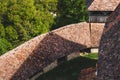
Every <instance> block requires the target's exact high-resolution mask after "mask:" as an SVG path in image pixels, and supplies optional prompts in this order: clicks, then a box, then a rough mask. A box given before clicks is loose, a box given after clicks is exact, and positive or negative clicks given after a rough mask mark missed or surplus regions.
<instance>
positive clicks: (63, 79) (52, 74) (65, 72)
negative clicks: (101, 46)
mask: <svg viewBox="0 0 120 80" xmlns="http://www.w3.org/2000/svg"><path fill="white" fill-rule="evenodd" d="M96 62H97V60H96V59H90V58H88V56H87V57H78V58H75V59H72V60H70V61H68V62H65V63H63V64H61V65H60V66H58V67H56V68H54V69H53V70H51V71H49V72H47V73H46V74H43V75H41V76H40V77H39V78H38V79H36V80H77V79H78V76H79V74H80V71H81V70H82V69H85V68H89V67H95V65H96Z"/></svg>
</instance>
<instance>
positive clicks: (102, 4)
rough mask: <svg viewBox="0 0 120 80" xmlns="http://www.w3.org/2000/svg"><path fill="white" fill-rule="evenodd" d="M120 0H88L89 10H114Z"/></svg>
mask: <svg viewBox="0 0 120 80" xmlns="http://www.w3.org/2000/svg"><path fill="white" fill-rule="evenodd" d="M119 3H120V0H88V1H87V7H88V11H114V10H115V9H116V7H117V6H118V4H119Z"/></svg>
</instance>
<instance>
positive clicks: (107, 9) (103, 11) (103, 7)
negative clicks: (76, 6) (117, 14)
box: [87, 0, 120, 23]
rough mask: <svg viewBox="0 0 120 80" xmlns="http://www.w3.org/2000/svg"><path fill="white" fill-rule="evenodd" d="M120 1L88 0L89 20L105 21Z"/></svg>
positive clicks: (94, 21) (93, 21) (95, 21)
mask: <svg viewBox="0 0 120 80" xmlns="http://www.w3.org/2000/svg"><path fill="white" fill-rule="evenodd" d="M119 3H120V0H87V9H88V14H89V20H88V22H91V23H105V22H106V20H107V18H108V16H109V15H110V14H111V13H112V12H113V11H114V10H115V9H116V7H117V6H118V4H119Z"/></svg>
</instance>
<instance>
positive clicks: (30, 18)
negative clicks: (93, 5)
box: [0, 0, 87, 54]
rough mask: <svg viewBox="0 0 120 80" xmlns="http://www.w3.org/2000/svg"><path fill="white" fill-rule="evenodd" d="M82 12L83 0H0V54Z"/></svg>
mask: <svg viewBox="0 0 120 80" xmlns="http://www.w3.org/2000/svg"><path fill="white" fill-rule="evenodd" d="M53 14H56V15H57V16H53ZM86 15H87V12H86V9H85V0H0V54H3V53H5V52H6V51H8V50H10V49H12V48H14V47H16V46H18V45H19V44H21V43H23V42H25V41H27V40H29V39H30V38H33V37H35V36H37V35H40V34H42V33H45V32H48V31H50V30H51V29H55V28H58V27H61V26H64V25H67V24H71V23H77V22H81V21H84V20H85V19H86Z"/></svg>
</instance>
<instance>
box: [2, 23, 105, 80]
mask: <svg viewBox="0 0 120 80" xmlns="http://www.w3.org/2000/svg"><path fill="white" fill-rule="evenodd" d="M92 25H94V26H95V27H94V26H93V27H92ZM92 25H91V26H90V24H89V23H86V22H83V23H78V24H71V25H68V26H64V27H62V28H59V29H57V30H54V31H51V32H48V33H46V34H43V35H40V36H37V37H35V38H33V39H31V40H29V41H27V42H25V43H24V44H22V45H20V46H18V47H17V48H15V49H13V50H11V51H9V52H7V53H5V54H4V55H2V56H1V57H0V80H29V79H30V78H31V77H32V76H33V75H35V74H36V73H39V72H42V71H43V69H44V68H45V67H47V66H48V65H49V64H50V63H52V62H54V61H55V60H57V59H59V58H61V57H64V56H67V55H69V54H71V53H77V52H80V51H81V50H83V49H86V48H91V47H94V45H93V42H94V44H95V47H98V46H99V44H98V43H99V39H100V36H101V31H102V29H103V26H102V25H101V24H100V27H99V26H98V25H99V24H92ZM99 30H101V31H99ZM95 36H96V37H95ZM94 39H97V40H94Z"/></svg>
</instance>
